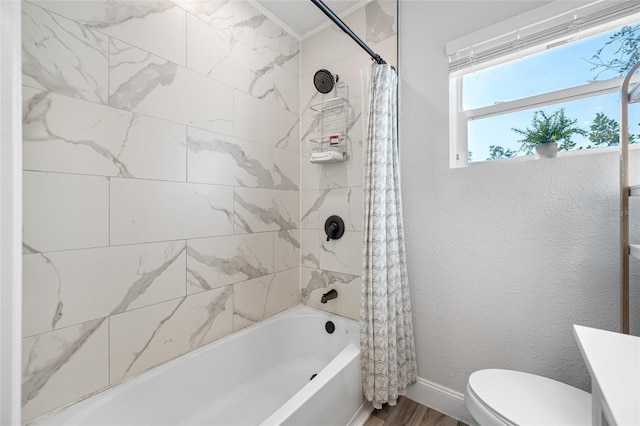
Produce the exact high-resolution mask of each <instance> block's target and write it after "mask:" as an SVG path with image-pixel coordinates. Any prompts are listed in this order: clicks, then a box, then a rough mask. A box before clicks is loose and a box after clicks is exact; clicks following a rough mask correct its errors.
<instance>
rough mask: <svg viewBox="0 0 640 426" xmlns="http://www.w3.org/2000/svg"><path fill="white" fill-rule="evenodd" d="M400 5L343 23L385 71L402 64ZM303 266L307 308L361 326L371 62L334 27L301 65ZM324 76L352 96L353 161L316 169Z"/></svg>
mask: <svg viewBox="0 0 640 426" xmlns="http://www.w3.org/2000/svg"><path fill="white" fill-rule="evenodd" d="M396 12H397V3H396V1H395V0H391V1H387V0H378V1H373V2H371V3H369V4H367V5H366V6H364V7H362V8H359V9H357V10H356V11H354V12H353V13H351V14H350V15H349V16H347V17H346V18H345V23H346V24H347V25H348V26H349V27H350V28H351V29H352V30H353V31H354V32H355V33H356V34H358V35H359V36H360V38H361V39H363V40H364V41H365V42H366V43H367V44H368V45H369V46H370V47H371V48H372V49H373V50H374V51H375V52H376V53H378V54H379V55H380V56H382V57H383V58H384V59H385V60H386V61H387V62H388V63H390V64H396V62H397V60H396V58H397V35H396V34H397V17H396V15H397V13H396ZM301 62H302V63H301V75H302V77H301V123H302V124H301V128H302V131H301V133H302V149H301V160H300V161H301V162H300V168H301V189H302V192H301V210H300V211H301V225H300V228H301V231H300V232H301V265H302V277H301V286H302V300H303V301H304V302H305V303H306V304H308V305H310V306H314V307H317V308H321V309H324V310H327V311H330V312H333V313H337V314H340V315H344V316H347V317H350V318H354V319H357V318H358V317H359V312H360V283H361V282H360V273H361V269H362V196H363V193H362V185H363V175H362V173H363V149H362V143H363V137H362V134H363V132H362V120H361V112H360V111H361V96H360V95H361V93H360V91H361V79H360V70H361V69H365V68H367V67H369V66H370V64H371V60H370V59H369V56H368V55H367V54H366V53H365V52H364V51H362V50H361V49H360V47H359V46H358V45H357V44H356V43H355V42H353V40H351V39H350V38H349V37H347V36H346V35H345V34H344V33H343V32H342V31H341V30H339V29H338V28H337V27H335V26H331V27H328V28H326V29H324V30H322V31H320V32H318V33H316V34H314V35H312V36H310V37H308V38H306V39H304V40H303V42H302V59H301ZM322 68H324V69H327V70H329V71H330V72H331V73H333V74H334V75H335V74H337V75H339V77H340V81H342V82H345V83H346V84H347V86H348V88H349V104H350V108H351V113H350V118H349V123H348V126H349V132H348V135H349V139H350V141H349V144H348V154H349V159H348V161H346V162H344V163H335V164H323V165H321V164H313V163H311V162H309V155H310V152H311V150H312V149H313V148H315V145H314V144H312V143H311V142H310V138H312V137H316V136H318V134H319V133H320V130H319V128H318V116H317V114H316V113H314V112H313V111H311V110H310V109H309V106H310V105H313V104H315V103H317V102H320V101H322V100H323V99H330V98H332V97H334V96H335V94H334V93H330V94H327V95H322V94H320V93H318V92H317V91H316V89H315V87H314V85H313V75H314V74H315V72H316V71H317V70H319V69H322ZM331 215H339V216H340V217H342V219H343V220H344V222H345V227H346V231H345V234H344V236H343V237H342V238H341V239H339V240H331V241H327V237H326V235H325V232H324V223H325V221H326V219H327V218H328V217H329V216H331ZM333 288H335V289H337V291H338V298H337V299H334V300H331V301H329V302H328V303H326V304H322V303H320V298H321V297H322V294H324V293H326V292H327V291H329V290H330V289H333Z"/></svg>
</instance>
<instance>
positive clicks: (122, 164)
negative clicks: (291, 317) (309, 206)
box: [23, 0, 346, 421]
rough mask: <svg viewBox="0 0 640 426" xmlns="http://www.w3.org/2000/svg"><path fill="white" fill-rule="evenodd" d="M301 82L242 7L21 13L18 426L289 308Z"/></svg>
mask: <svg viewBox="0 0 640 426" xmlns="http://www.w3.org/2000/svg"><path fill="white" fill-rule="evenodd" d="M299 69H300V42H299V41H298V40H297V39H295V38H294V37H292V36H290V35H289V34H287V33H286V32H285V31H283V30H282V29H281V28H279V27H278V26H277V25H275V24H274V23H273V22H272V21H270V20H269V19H268V18H266V17H265V16H263V15H262V14H261V13H260V12H259V11H258V10H256V9H255V8H254V7H253V6H252V5H251V4H250V3H248V2H245V1H239V0H236V1H233V0H211V1H207V2H202V1H194V0H174V1H167V0H156V1H117V2H114V1H107V0H94V1H55V0H37V1H36V0H34V1H25V2H23V73H24V79H23V83H24V92H23V93H24V96H23V100H24V103H23V120H24V319H23V326H24V327H23V329H24V340H23V354H24V360H23V378H24V384H23V418H24V419H25V420H27V421H28V420H29V419H32V418H34V417H36V416H39V415H41V414H43V413H46V412H48V411H50V410H53V409H55V408H57V407H60V406H64V405H67V404H70V403H72V402H74V401H76V400H78V399H81V398H83V397H85V396H87V395H90V394H92V393H94V392H96V391H98V390H100V389H102V388H105V387H107V386H110V385H113V384H115V383H118V382H119V381H121V380H123V379H125V378H127V377H130V376H132V375H135V374H137V373H139V372H141V371H144V370H145V369H148V368H150V367H153V366H155V365H157V364H159V363H162V362H165V361H167V360H169V359H171V358H174V357H176V356H178V355H181V354H183V353H185V352H187V351H190V350H192V349H194V348H196V347H198V346H200V345H203V344H206V343H208V342H211V341H213V340H215V339H218V338H220V337H222V336H225V335H227V334H229V333H232V332H233V331H235V330H238V329H241V328H243V327H246V326H247V325H250V324H252V323H254V322H256V321H260V320H262V319H264V318H267V317H269V316H271V315H273V314H275V313H277V312H280V311H282V310H284V309H286V308H288V307H290V306H292V305H295V304H296V303H298V302H299V301H300V245H301V243H300V241H301V239H302V237H303V235H301V231H300V229H299V224H300V220H301V217H300V216H301V215H300V211H299V209H300V187H301V182H300V154H299V152H300V149H299V146H300V145H299V140H300V136H299V133H300V130H299V129H300V126H299V118H300V113H299V105H300V95H299ZM314 220H317V218H316V217H315V216H313V215H307V217H306V218H305V221H307V222H309V223H310V222H312V221H314ZM305 237H306V236H305ZM323 256H324V257H321V258H322V259H323V260H325V261H328V262H331V261H334V260H331V259H330V258H331V256H330V255H329V258H327V254H326V253H323ZM318 257H320V255H318ZM327 259H328V260H327ZM345 276H346V275H345ZM345 280H346V278H345Z"/></svg>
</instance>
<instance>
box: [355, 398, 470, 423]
mask: <svg viewBox="0 0 640 426" xmlns="http://www.w3.org/2000/svg"><path fill="white" fill-rule="evenodd" d="M399 425H403V426H405V425H406V426H467V425H466V424H465V423H462V422H459V421H458V420H456V419H452V418H451V417H448V416H445V415H444V414H442V413H441V412H439V411H436V410H434V409H433V408H428V407H425V406H424V405H421V404H418V403H417V402H414V401H412V400H410V399H409V398H405V397H402V396H401V397H400V398H398V404H397V405H395V406H393V407H391V406H389V405H388V404H385V405H383V406H382V409H381V410H375V411H374V412H373V413H372V414H371V417H369V419H368V420H367V421H366V423H365V424H364V426H399Z"/></svg>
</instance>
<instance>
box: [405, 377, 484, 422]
mask: <svg viewBox="0 0 640 426" xmlns="http://www.w3.org/2000/svg"><path fill="white" fill-rule="evenodd" d="M407 397H408V398H409V399H412V400H414V401H416V402H419V403H420V404H422V405H424V406H427V407H430V408H433V409H434V410H438V411H440V412H441V413H443V414H446V415H447V416H449V417H453V418H454V419H456V420H460V421H462V422H464V423H467V424H469V425H473V424H475V422H474V421H473V419H472V417H471V414H469V412H468V411H467V408H466V407H465V406H464V395H463V394H461V393H459V392H456V391H454V390H451V389H449V388H446V387H444V386H441V385H439V384H437V383H433V382H430V381H428V380H426V379H423V378H422V377H418V381H417V382H416V383H415V384H413V385H411V386H410V387H409V388H408V389H407Z"/></svg>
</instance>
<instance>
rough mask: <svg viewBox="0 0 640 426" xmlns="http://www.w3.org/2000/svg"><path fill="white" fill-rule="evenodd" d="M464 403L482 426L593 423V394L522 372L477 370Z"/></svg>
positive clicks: (583, 425) (470, 382) (576, 424)
mask: <svg viewBox="0 0 640 426" xmlns="http://www.w3.org/2000/svg"><path fill="white" fill-rule="evenodd" d="M464 403H465V406H466V407H467V410H469V413H470V414H471V416H472V417H473V419H474V420H475V421H476V422H477V424H478V425H480V426H505V425H523V426H524V425H544V426H556V425H557V426H573V425H575V426H589V425H591V394H589V393H587V392H585V391H583V390H580V389H577V388H574V387H573V386H569V385H566V384H564V383H560V382H557V381H555V380H551V379H547V378H545V377H541V376H536V375H534V374H529V373H523V372H520V371H513V370H501V369H489V370H480V371H476V372H475V373H473V374H471V376H470V377H469V382H468V383H467V391H466V392H465V396H464Z"/></svg>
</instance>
